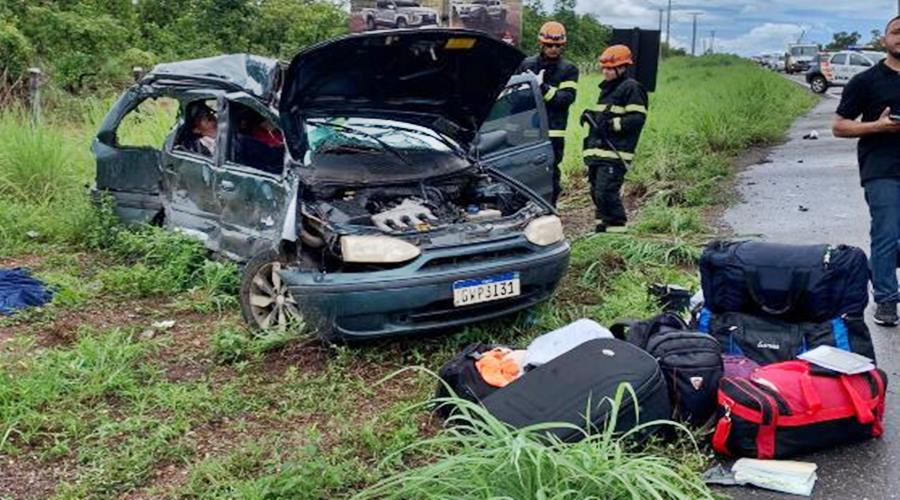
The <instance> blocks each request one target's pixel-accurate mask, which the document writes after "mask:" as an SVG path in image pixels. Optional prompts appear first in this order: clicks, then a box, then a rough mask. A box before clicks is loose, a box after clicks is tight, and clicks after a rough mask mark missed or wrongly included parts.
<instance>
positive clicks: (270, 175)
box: [214, 92, 297, 261]
mask: <svg viewBox="0 0 900 500" xmlns="http://www.w3.org/2000/svg"><path fill="white" fill-rule="evenodd" d="M223 103H224V107H223V112H222V116H223V117H225V118H224V119H222V120H220V129H219V133H220V135H221V136H222V137H223V139H224V141H225V142H224V143H223V146H224V147H223V162H222V164H221V165H220V166H217V167H216V168H215V176H214V178H215V187H214V189H215V195H216V198H217V202H218V204H219V206H220V207H221V208H220V214H219V219H218V224H219V234H220V238H221V241H220V251H221V252H222V253H223V254H225V255H227V256H228V257H230V258H232V259H235V260H239V261H246V260H249V259H250V258H252V257H253V256H255V255H256V254H258V253H260V252H262V251H264V250H267V249H269V248H272V247H273V246H275V245H277V244H278V243H280V241H281V240H282V239H288V240H294V239H295V238H296V235H295V234H294V231H295V225H296V222H295V221H296V218H295V212H296V198H297V196H296V189H297V179H296V176H295V175H294V172H293V171H286V170H285V147H284V144H283V142H282V143H281V144H280V145H271V144H266V143H263V142H261V141H260V140H258V139H256V138H254V136H253V130H252V129H253V127H254V126H256V127H258V126H259V125H260V124H261V123H262V122H260V121H257V120H260V119H261V120H265V121H267V122H268V123H270V124H276V123H278V120H277V118H276V116H275V113H274V112H272V111H271V110H270V109H269V108H267V107H266V106H264V105H263V104H262V103H260V102H259V101H258V100H257V99H256V98H254V97H252V96H250V95H248V94H245V93H243V92H237V93H233V94H228V95H227V96H225V98H224V99H223ZM248 124H249V125H248ZM271 136H272V137H273V138H274V137H280V131H279V132H278V133H277V134H275V133H274V132H273V133H271Z"/></svg>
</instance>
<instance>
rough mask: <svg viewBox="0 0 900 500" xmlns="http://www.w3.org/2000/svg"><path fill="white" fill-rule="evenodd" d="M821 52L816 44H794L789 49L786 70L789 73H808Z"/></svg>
mask: <svg viewBox="0 0 900 500" xmlns="http://www.w3.org/2000/svg"><path fill="white" fill-rule="evenodd" d="M820 51H821V49H820V48H819V46H818V45H817V44H815V43H794V44H790V45H788V47H787V53H786V54H785V61H784V70H785V71H786V72H787V73H790V74H792V73H801V72H804V71H808V70H809V67H810V65H811V63H812V61H813V59H815V57H816V55H817V54H818V53H819V52H820Z"/></svg>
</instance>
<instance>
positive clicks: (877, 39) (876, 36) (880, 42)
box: [869, 30, 885, 52]
mask: <svg viewBox="0 0 900 500" xmlns="http://www.w3.org/2000/svg"><path fill="white" fill-rule="evenodd" d="M869 47H872V49H873V50H877V51H880V52H884V50H885V48H884V37H883V36H882V34H881V30H872V41H871V42H869Z"/></svg>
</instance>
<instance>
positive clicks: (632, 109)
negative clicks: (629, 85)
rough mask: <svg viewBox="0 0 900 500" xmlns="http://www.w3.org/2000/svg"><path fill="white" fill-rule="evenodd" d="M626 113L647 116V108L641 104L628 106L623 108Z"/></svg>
mask: <svg viewBox="0 0 900 500" xmlns="http://www.w3.org/2000/svg"><path fill="white" fill-rule="evenodd" d="M625 112H626V113H643V114H645V115H646V114H647V106H644V105H641V104H629V105H627V106H625Z"/></svg>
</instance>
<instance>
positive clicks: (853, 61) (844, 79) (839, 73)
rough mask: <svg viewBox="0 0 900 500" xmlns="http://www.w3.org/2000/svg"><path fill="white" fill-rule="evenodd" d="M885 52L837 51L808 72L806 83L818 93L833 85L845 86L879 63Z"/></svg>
mask: <svg viewBox="0 0 900 500" xmlns="http://www.w3.org/2000/svg"><path fill="white" fill-rule="evenodd" d="M885 57H886V54H885V53H884V52H874V51H856V50H843V51H841V52H835V53H834V54H832V55H831V56H830V57H829V58H827V59H825V60H823V61H822V62H820V63H819V65H818V66H813V67H812V68H810V70H809V72H807V73H806V83H808V84H809V88H810V89H812V91H813V92H815V93H817V94H823V93H825V91H826V90H828V89H829V88H831V87H843V86H844V85H847V83H848V82H849V81H850V79H851V78H853V77H854V76H856V75H858V74H860V73H862V72H863V71H865V70H867V69H869V68H871V67H872V66H875V65H876V64H878V62H879V61H881V60H882V59H884V58H885Z"/></svg>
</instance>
